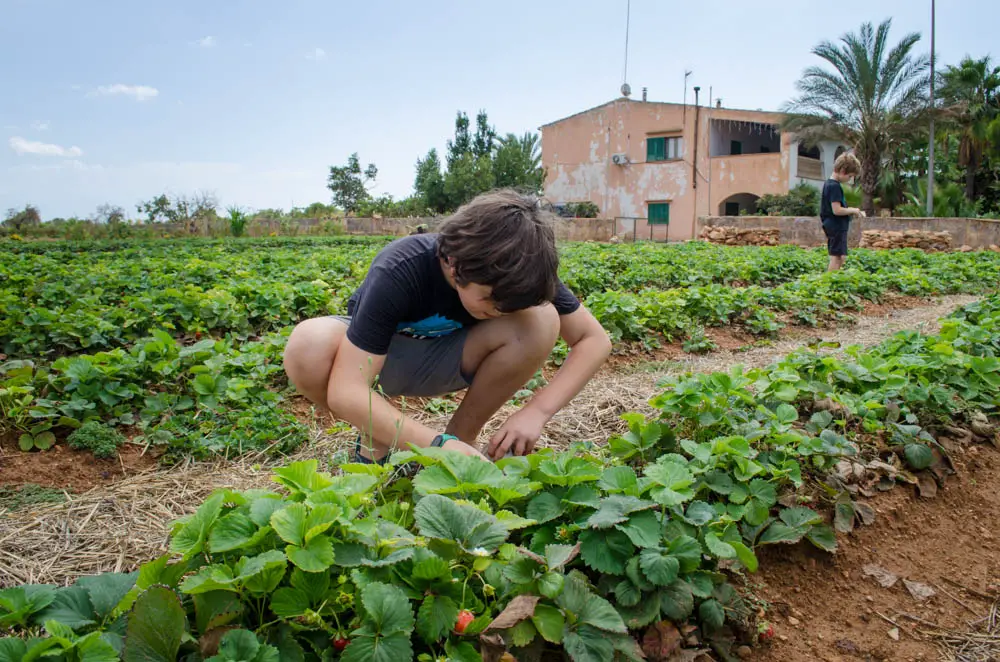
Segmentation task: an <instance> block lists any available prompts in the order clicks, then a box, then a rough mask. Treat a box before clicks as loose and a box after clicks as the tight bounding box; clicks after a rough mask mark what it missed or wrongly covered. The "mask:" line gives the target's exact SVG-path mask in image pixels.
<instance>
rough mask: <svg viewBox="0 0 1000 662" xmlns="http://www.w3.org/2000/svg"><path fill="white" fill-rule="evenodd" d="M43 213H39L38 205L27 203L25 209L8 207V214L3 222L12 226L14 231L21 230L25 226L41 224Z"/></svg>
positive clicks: (9, 226)
mask: <svg viewBox="0 0 1000 662" xmlns="http://www.w3.org/2000/svg"><path fill="white" fill-rule="evenodd" d="M41 223H42V215H41V214H40V213H38V207H35V206H34V205H25V206H24V209H20V210H18V209H14V208H11V209H8V210H7V216H6V217H4V221H3V224H4V225H5V226H6V227H8V228H12V229H13V230H14V232H21V231H22V230H24V229H25V228H29V227H34V226H37V225H41Z"/></svg>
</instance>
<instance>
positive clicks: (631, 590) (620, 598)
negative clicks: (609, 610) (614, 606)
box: [615, 579, 642, 607]
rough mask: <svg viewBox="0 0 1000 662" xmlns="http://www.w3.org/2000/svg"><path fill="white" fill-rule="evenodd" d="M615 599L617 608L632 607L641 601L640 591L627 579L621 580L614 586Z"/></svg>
mask: <svg viewBox="0 0 1000 662" xmlns="http://www.w3.org/2000/svg"><path fill="white" fill-rule="evenodd" d="M615 598H616V602H617V603H618V605H619V606H622V607H634V606H636V605H637V604H639V600H641V599H642V591H640V590H639V588H638V587H637V586H636V585H635V584H633V583H632V582H631V581H629V580H627V579H623V580H621V581H620V582H618V584H617V585H615Z"/></svg>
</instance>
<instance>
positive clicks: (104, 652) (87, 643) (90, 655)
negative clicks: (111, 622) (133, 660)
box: [76, 632, 121, 662]
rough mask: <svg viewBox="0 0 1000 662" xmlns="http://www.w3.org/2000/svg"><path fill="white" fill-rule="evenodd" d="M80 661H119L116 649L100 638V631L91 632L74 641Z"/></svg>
mask: <svg viewBox="0 0 1000 662" xmlns="http://www.w3.org/2000/svg"><path fill="white" fill-rule="evenodd" d="M76 652H77V655H79V659H80V662H119V661H120V660H121V658H120V657H119V656H118V651H117V650H115V647H114V646H112V645H111V644H110V643H109V642H107V641H105V640H104V639H102V638H101V633H100V632H91V633H90V634H88V635H87V636H85V637H83V638H82V639H79V640H78V641H77V642H76Z"/></svg>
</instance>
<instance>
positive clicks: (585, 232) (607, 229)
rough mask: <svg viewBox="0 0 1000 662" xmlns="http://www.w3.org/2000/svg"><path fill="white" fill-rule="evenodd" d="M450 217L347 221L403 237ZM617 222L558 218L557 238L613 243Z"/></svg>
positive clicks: (352, 229)
mask: <svg viewBox="0 0 1000 662" xmlns="http://www.w3.org/2000/svg"><path fill="white" fill-rule="evenodd" d="M445 218H447V217H445V216H436V217H432V218H347V219H345V221H346V223H347V233H348V234H367V235H392V236H404V235H408V234H410V233H411V232H413V231H414V230H415V229H416V227H417V226H418V225H421V224H425V225H427V229H428V231H429V232H434V231H436V230H437V228H438V226H439V225H440V224H441V223H442V222H443V221H444V219H445ZM614 227H615V222H614V220H613V219H604V218H556V220H555V229H556V239H558V240H559V241H610V240H611V237H612V236H613V235H614Z"/></svg>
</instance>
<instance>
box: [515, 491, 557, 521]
mask: <svg viewBox="0 0 1000 662" xmlns="http://www.w3.org/2000/svg"><path fill="white" fill-rule="evenodd" d="M524 514H525V516H526V517H527V518H528V519H533V520H535V521H536V522H538V523H539V524H544V523H545V522H550V521H552V520H554V519H555V518H557V517H559V516H560V515H562V514H563V504H562V501H560V499H559V497H557V496H556V495H555V494H552V493H551V492H542V493H541V494H539V495H538V496H536V497H534V498H533V499H532V500H531V501H529V502H528V508H527V510H526V511H525V513H524Z"/></svg>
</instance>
